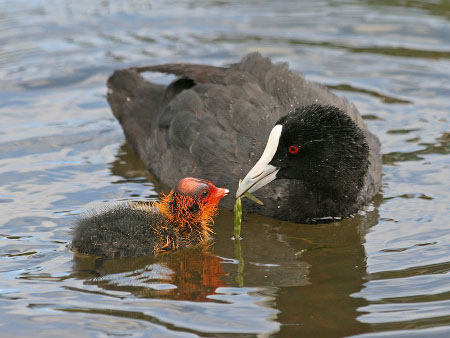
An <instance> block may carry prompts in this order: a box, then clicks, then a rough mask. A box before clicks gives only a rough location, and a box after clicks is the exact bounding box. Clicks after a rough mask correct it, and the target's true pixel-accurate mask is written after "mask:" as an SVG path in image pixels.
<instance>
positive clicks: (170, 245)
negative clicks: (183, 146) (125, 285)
mask: <svg viewBox="0 0 450 338" xmlns="http://www.w3.org/2000/svg"><path fill="white" fill-rule="evenodd" d="M227 194H228V190H227V189H223V188H217V187H216V186H214V184H212V183H211V182H210V181H206V180H201V179H196V178H192V177H186V178H183V179H182V180H181V181H180V182H179V183H178V184H177V186H176V187H175V189H173V190H172V191H171V192H170V193H169V194H168V195H166V196H163V197H162V198H161V200H160V201H157V202H154V203H152V204H149V203H137V204H131V205H122V206H116V207H113V208H111V209H109V210H106V211H103V212H93V213H91V214H87V215H85V216H82V217H81V218H80V219H79V220H77V222H76V225H75V227H74V228H73V229H72V234H73V240H72V246H71V249H72V250H74V251H76V252H79V253H84V254H90V255H97V256H105V257H111V258H116V257H131V256H144V255H152V254H157V253H160V252H166V251H175V250H178V249H182V248H187V247H191V246H193V245H195V244H197V243H201V242H204V241H207V240H209V239H210V235H211V233H212V230H211V225H212V224H213V216H215V215H216V214H217V210H218V204H219V201H220V200H221V199H222V197H224V196H226V195H227Z"/></svg>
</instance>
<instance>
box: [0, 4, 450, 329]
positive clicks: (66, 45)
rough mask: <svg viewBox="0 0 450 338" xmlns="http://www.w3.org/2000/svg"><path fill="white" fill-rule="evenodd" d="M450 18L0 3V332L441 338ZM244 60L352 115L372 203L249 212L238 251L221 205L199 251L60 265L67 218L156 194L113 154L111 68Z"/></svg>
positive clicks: (446, 303)
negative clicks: (325, 216) (362, 134)
mask: <svg viewBox="0 0 450 338" xmlns="http://www.w3.org/2000/svg"><path fill="white" fill-rule="evenodd" d="M449 18H450V5H449V3H448V1H446V0H430V1H415V0H405V1H399V0H397V1H396V0H384V1H371V0H366V1H331V0H329V1H269V0H267V1H266V0H256V1H246V2H244V1H227V0H223V1H206V0H204V1H159V0H158V1H150V2H149V1H138V0H130V1H119V0H118V1H113V0H103V1H95V0H94V1H92V0H91V1H86V0H80V1H68V0H43V1H37V0H31V1H30V0H14V1H13V0H10V1H8V0H4V1H1V2H0V118H1V123H0V214H1V222H0V309H1V313H2V315H1V320H0V330H1V335H2V336H31V335H34V336H36V335H39V336H46V337H48V336H54V337H59V336H63V335H64V336H66V337H67V336H81V335H86V336H106V335H112V336H115V335H123V336H150V335H158V336H183V337H185V336H223V335H231V334H240V335H247V336H253V335H258V334H269V335H274V336H283V337H294V336H306V337H312V336H351V335H368V336H377V335H394V334H395V335H397V336H398V335H403V336H407V337H410V336H414V335H416V336H427V337H428V336H443V337H444V336H449V335H450V273H449V270H450V261H449V256H450V227H449V211H450V210H449V205H450V198H449V196H450V193H449V181H450V179H449V177H450V174H449V169H450V160H449V152H450V134H449V132H450V126H449V124H450V122H449V116H450V115H449V111H450V100H449V97H450V85H449V84H450V62H449V58H450V24H449ZM256 50H258V51H260V52H262V53H263V54H265V55H267V56H270V57H272V58H273V59H274V60H275V61H286V60H288V61H289V62H290V65H291V67H292V68H293V69H295V70H298V71H301V72H303V73H304V74H305V75H306V77H307V78H308V79H311V80H315V81H320V82H323V83H325V84H326V85H328V86H329V87H330V88H331V89H332V90H334V91H335V92H336V93H338V94H339V95H344V96H346V97H347V98H348V99H350V100H351V101H353V102H354V103H355V104H356V105H357V106H358V108H359V109H360V111H361V112H362V114H363V115H364V117H365V118H366V120H367V122H368V124H369V127H370V129H371V130H372V131H373V132H374V133H375V134H376V135H378V136H379V138H380V139H381V142H382V145H383V154H384V157H383V162H384V167H383V172H384V176H383V188H382V191H381V192H380V194H379V195H378V196H377V197H376V198H375V200H374V201H373V203H372V205H370V206H369V207H368V208H367V210H365V211H364V212H361V213H360V214H359V215H357V216H356V217H354V218H353V219H349V220H344V221H342V222H339V223H334V224H327V225H301V224H290V223H286V222H280V221H277V220H273V219H268V218H263V217H260V216H257V215H247V216H246V220H245V222H244V227H243V233H242V236H243V240H242V241H241V243H240V246H235V245H234V243H233V242H232V241H231V240H230V238H231V234H232V214H231V213H230V212H228V211H222V212H221V214H220V216H219V217H218V218H217V220H216V225H215V231H216V234H215V243H214V244H213V245H211V246H210V247H206V246H205V247H201V248H195V249H190V250H186V251H180V252H178V253H176V254H173V255H163V256H160V257H157V258H154V257H142V258H135V259H121V260H100V259H97V260H96V259H94V258H91V257H73V255H72V253H71V252H70V251H69V250H68V249H67V245H68V243H70V239H71V238H70V234H69V230H70V227H71V225H72V224H73V221H74V217H75V216H76V215H78V214H80V213H81V212H83V210H86V209H90V208H92V207H95V206H96V207H99V206H100V207H101V206H102V205H104V204H105V203H112V202H120V201H128V200H151V199H155V198H156V197H157V196H158V193H159V192H161V191H165V189H167V188H166V187H161V186H160V185H158V184H157V183H156V182H155V180H154V179H153V178H152V176H151V174H150V173H148V172H147V170H146V168H145V166H144V165H143V164H142V163H141V162H140V161H139V159H138V158H137V157H136V155H135V154H133V152H132V151H131V150H130V148H129V147H128V146H127V145H126V144H125V141H124V136H123V134H122V130H121V127H120V125H119V123H118V122H117V121H115V119H114V118H113V116H112V114H111V112H110V110H109V107H108V105H107V103H106V100H105V81H106V79H107V77H108V76H109V75H110V74H111V72H112V71H113V70H114V69H117V68H121V67H126V66H130V65H146V64H155V63H164V62H179V61H187V62H202V63H210V64H215V65H222V64H226V63H230V62H235V61H236V60H238V59H239V58H240V57H242V56H243V55H244V54H245V53H247V52H250V51H256ZM155 78H156V80H158V78H157V77H155ZM159 81H161V82H167V81H168V79H167V78H165V77H159Z"/></svg>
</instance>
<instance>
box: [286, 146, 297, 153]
mask: <svg viewBox="0 0 450 338" xmlns="http://www.w3.org/2000/svg"><path fill="white" fill-rule="evenodd" d="M288 150H289V152H290V153H291V154H297V153H298V147H297V146H290V147H289V148H288Z"/></svg>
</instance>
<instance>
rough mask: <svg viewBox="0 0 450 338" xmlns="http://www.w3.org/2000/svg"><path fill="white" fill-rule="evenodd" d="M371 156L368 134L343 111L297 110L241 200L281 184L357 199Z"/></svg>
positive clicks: (280, 126)
mask: <svg viewBox="0 0 450 338" xmlns="http://www.w3.org/2000/svg"><path fill="white" fill-rule="evenodd" d="M368 156H369V147H368V145H367V142H366V139H365V136H364V134H363V132H362V131H361V129H360V128H359V127H358V126H357V125H356V124H355V123H354V122H353V121H352V119H351V118H350V117H349V116H348V115H347V114H346V113H344V112H343V111H342V110H340V109H338V108H336V107H333V106H321V105H317V104H314V105H308V106H305V107H301V108H297V109H295V110H294V111H292V112H290V113H289V114H287V115H286V116H284V117H282V118H281V119H280V120H278V122H277V123H276V125H275V127H274V128H273V129H272V131H271V133H270V135H269V139H268V141H267V145H266V148H265V150H264V152H263V154H262V156H261V158H260V159H259V161H258V162H257V163H256V164H255V166H254V167H253V168H252V169H251V170H250V171H249V172H248V174H247V175H246V176H245V178H244V180H243V181H242V184H241V185H240V187H239V188H238V190H237V192H236V197H240V196H242V195H243V194H244V193H245V192H246V191H249V192H254V191H256V190H258V189H260V188H261V187H263V186H265V185H266V184H268V183H270V182H271V181H273V180H275V179H295V180H301V181H302V183H303V184H304V186H305V187H306V188H307V189H308V190H310V191H313V192H314V191H316V192H319V191H320V192H321V193H322V194H323V193H324V192H325V193H327V194H328V193H331V194H332V193H333V191H335V192H336V191H341V192H344V193H345V196H348V197H350V198H356V196H357V194H358V192H359V190H360V189H361V187H362V184H363V182H364V176H365V174H366V172H367V168H368V164H369V161H368Z"/></svg>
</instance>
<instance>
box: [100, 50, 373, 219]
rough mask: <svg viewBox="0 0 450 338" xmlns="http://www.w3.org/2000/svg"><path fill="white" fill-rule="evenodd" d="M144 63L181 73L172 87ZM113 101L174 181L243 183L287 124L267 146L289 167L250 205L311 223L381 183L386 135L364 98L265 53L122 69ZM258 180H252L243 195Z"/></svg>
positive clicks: (228, 202) (352, 208)
mask: <svg viewBox="0 0 450 338" xmlns="http://www.w3.org/2000/svg"><path fill="white" fill-rule="evenodd" d="M145 71H151V72H164V73H169V74H175V75H177V76H178V78H176V79H175V80H174V81H173V82H172V83H170V84H169V85H168V86H163V85H159V84H154V83H152V82H149V81H147V80H145V79H144V78H143V77H142V76H141V75H140V73H142V72H145ZM108 102H109V104H110V106H111V108H112V111H113V113H114V115H115V116H116V118H117V119H118V120H119V121H120V123H121V125H122V127H123V130H124V132H125V136H126V138H127V141H128V142H129V144H131V146H132V147H133V149H134V150H135V151H136V152H137V154H138V155H139V157H140V158H141V159H142V160H143V161H144V162H145V164H146V165H147V167H148V168H149V170H150V171H151V172H152V173H153V174H154V175H155V176H156V177H157V178H158V179H159V180H160V181H161V182H163V183H164V184H166V185H169V186H170V185H173V184H175V183H176V182H177V181H178V180H179V179H180V178H181V177H184V176H188V175H193V176H197V177H210V178H211V179H212V180H213V181H214V182H216V184H218V185H219V186H227V187H229V188H230V190H231V191H233V192H236V191H237V188H238V187H237V182H238V179H237V178H240V177H244V176H246V174H247V173H248V172H249V171H250V170H251V169H252V167H253V166H254V165H255V163H257V162H258V159H259V158H260V157H261V156H262V154H263V152H264V149H265V148H266V147H265V145H266V143H267V138H268V136H269V134H271V131H272V130H273V129H274V126H278V125H279V126H282V127H275V131H277V130H278V136H277V137H275V138H274V137H269V139H270V140H274V139H277V138H278V143H279V144H280V146H282V148H280V149H279V151H277V150H276V149H278V143H277V142H270V141H269V143H272V144H275V143H277V145H276V146H271V147H269V149H270V152H269V154H270V155H274V154H276V156H272V157H271V158H268V157H267V155H265V160H266V162H268V164H270V165H272V166H274V167H276V168H280V169H279V171H278V172H277V173H275V174H274V173H273V172H272V173H270V175H271V176H270V177H267V178H266V181H260V183H259V185H258V186H257V185H256V184H255V185H254V186H253V190H254V191H255V190H256V188H259V190H258V191H257V192H256V193H255V196H256V197H258V198H259V199H260V200H262V201H263V202H264V206H259V205H257V204H255V203H249V202H248V200H246V199H244V200H243V201H242V202H243V207H244V210H246V211H249V212H257V213H260V214H263V215H266V216H270V217H276V218H278V219H282V220H288V221H293V222H308V223H313V222H323V221H324V220H327V219H332V218H343V217H349V216H351V215H352V214H354V213H356V212H357V211H358V210H359V209H360V208H361V207H362V206H364V205H365V204H367V203H368V202H369V201H370V200H371V199H372V197H373V196H374V195H375V194H376V193H377V192H378V190H379V188H380V185H381V154H380V143H379V141H378V139H377V137H376V136H374V135H373V134H372V133H370V132H369V130H368V129H367V126H366V124H365V122H364V120H363V118H362V116H361V115H360V113H359V112H358V110H357V109H356V107H355V106H354V105H353V104H351V103H349V102H348V101H347V100H346V99H344V98H340V97H338V96H336V95H335V94H333V93H332V92H330V91H329V90H328V89H327V88H326V87H325V86H323V85H321V84H318V83H314V82H308V81H306V80H305V79H304V77H303V76H302V75H300V74H298V73H296V72H294V71H291V70H290V69H289V67H288V65H287V64H286V63H280V64H274V63H272V62H271V61H270V60H269V59H268V58H265V57H263V56H261V55H260V54H259V53H252V54H249V55H247V56H245V57H244V58H243V59H242V60H241V61H240V62H238V63H236V64H232V65H229V66H227V67H214V66H207V65H195V64H165V65H155V66H148V67H140V68H129V69H123V70H118V71H116V72H115V73H114V74H113V75H112V76H111V77H110V78H109V80H108ZM290 146H295V147H297V148H298V153H297V154H294V153H293V152H296V150H295V149H297V148H291V149H292V151H291V152H290V151H289V149H290V148H289V147H290ZM266 154H267V153H266ZM275 162H276V163H275ZM283 167H285V169H281V168H283ZM253 172H254V171H253ZM250 176H251V175H250ZM274 178H277V180H273V181H272V182H271V183H270V184H268V185H264V186H263V184H262V183H264V182H266V183H267V182H268V180H269V179H274ZM246 183H247V184H246ZM250 188H252V187H251V186H249V185H248V182H244V186H243V188H241V190H240V191H239V193H238V195H239V194H241V193H243V192H244V190H245V189H250ZM233 204H234V200H233V199H231V198H228V199H224V201H223V203H222V206H223V207H225V208H227V209H230V210H231V209H232V208H233Z"/></svg>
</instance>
